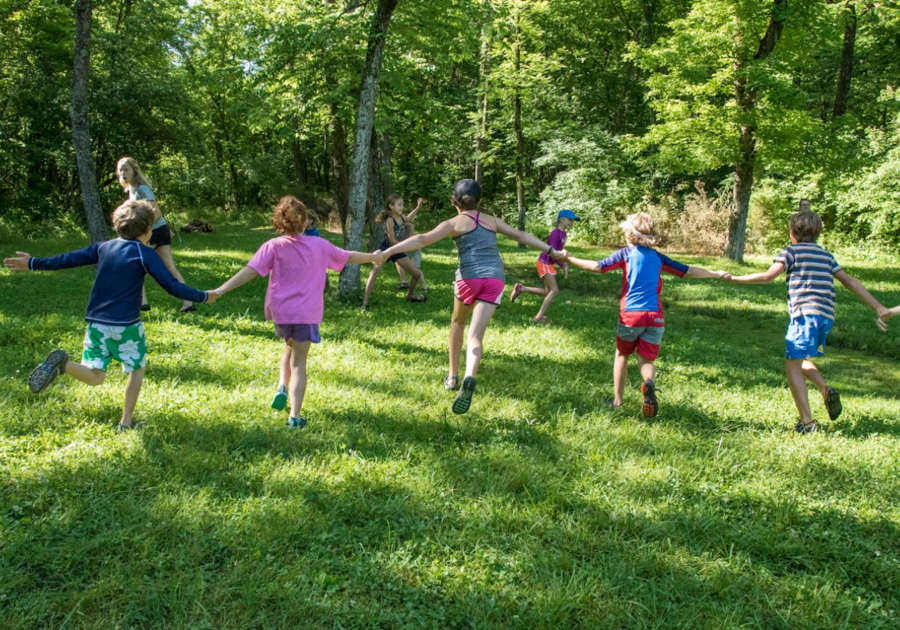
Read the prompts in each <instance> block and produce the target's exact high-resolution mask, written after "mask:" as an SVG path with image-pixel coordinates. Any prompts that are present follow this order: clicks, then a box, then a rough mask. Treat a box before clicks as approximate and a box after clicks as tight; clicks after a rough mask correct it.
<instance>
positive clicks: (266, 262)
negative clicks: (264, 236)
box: [247, 241, 275, 278]
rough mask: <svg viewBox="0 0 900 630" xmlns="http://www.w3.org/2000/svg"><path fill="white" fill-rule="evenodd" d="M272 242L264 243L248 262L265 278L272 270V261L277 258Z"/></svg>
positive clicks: (248, 264)
mask: <svg viewBox="0 0 900 630" xmlns="http://www.w3.org/2000/svg"><path fill="white" fill-rule="evenodd" d="M271 243H272V242H271V241H269V242H267V243H263V244H262V246H261V247H260V248H259V249H258V250H256V253H255V254H253V258H251V259H250V262H248V263H247V266H248V267H250V268H251V269H252V270H253V271H255V272H256V273H258V274H259V275H261V276H262V277H263V278H265V277H266V276H267V275H269V272H270V271H272V262H273V260H274V258H275V252H274V251H273V250H274V248H273V247H272V244H271Z"/></svg>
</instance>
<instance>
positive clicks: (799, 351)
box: [731, 202, 891, 433]
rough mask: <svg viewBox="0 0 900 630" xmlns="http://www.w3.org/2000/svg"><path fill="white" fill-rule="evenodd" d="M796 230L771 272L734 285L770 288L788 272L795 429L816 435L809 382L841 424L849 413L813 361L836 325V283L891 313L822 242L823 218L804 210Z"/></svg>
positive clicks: (881, 312) (795, 219)
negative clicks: (817, 240)
mask: <svg viewBox="0 0 900 630" xmlns="http://www.w3.org/2000/svg"><path fill="white" fill-rule="evenodd" d="M802 207H803V205H802V202H801V208H802ZM790 231H791V244H790V245H788V246H787V247H786V248H785V249H784V251H783V252H781V253H780V254H778V256H776V257H775V262H774V263H772V266H771V267H769V270H768V271H764V272H762V273H752V274H749V275H746V276H736V277H733V278H731V281H732V282H741V283H748V284H766V283H769V282H772V281H773V280H774V279H775V278H777V277H778V276H780V275H781V274H782V272H787V290H788V310H789V312H790V315H791V323H790V325H789V326H788V330H787V336H786V338H785V341H786V345H787V351H786V353H785V362H784V371H785V374H786V375H787V380H788V385H789V386H790V388H791V395H792V396H793V398H794V405H795V406H796V407H797V412H798V413H799V414H800V419H799V420H798V422H797V424H796V426H794V430H795V431H797V432H798V433H814V432H815V431H816V429H817V427H816V423H815V421H814V420H813V417H812V411H811V410H810V407H809V392H808V391H807V390H806V382H805V381H809V382H811V383H812V384H813V385H815V386H816V388H818V390H819V393H820V394H822V399H823V400H824V401H825V409H826V410H827V411H828V417H829V418H830V419H832V420H835V419H837V417H838V416H840V415H841V411H843V406H842V404H841V396H840V394H839V393H838V392H837V390H835V389H834V388H832V387H828V384H827V383H826V382H825V379H824V378H823V377H822V374H821V372H819V370H818V368H817V367H816V366H815V364H813V362H812V361H811V359H812V358H813V357H822V356H825V341H826V339H827V338H828V333H829V332H831V327H832V326H833V325H834V299H835V292H834V278H837V279H838V280H840V281H841V284H843V285H844V286H845V287H847V288H848V289H850V291H851V292H852V293H853V294H854V295H856V297H858V298H859V299H860V300H862V301H863V302H865V303H866V304H867V305H868V306H869V307H870V308H871V309H872V310H874V311H875V312H877V313H878V317H879V319H880V320H881V321H884V320H886V319H890V317H891V311H889V310H888V309H886V308H885V307H884V306H882V305H881V303H880V302H879V301H878V300H876V299H875V298H874V297H872V294H871V293H869V292H868V291H867V290H866V288H865V287H864V286H863V285H862V283H861V282H860V281H859V280H857V279H856V278H854V277H853V276H851V275H850V274H848V273H847V272H846V271H844V270H843V269H841V266H840V265H839V264H838V262H837V261H836V260H835V259H834V256H832V255H831V253H830V252H828V251H827V250H826V249H824V248H823V247H821V246H820V245H818V244H817V243H816V239H818V238H819V234H821V233H822V219H821V218H820V217H819V215H818V214H816V213H815V212H810V211H808V210H805V211H804V210H801V211H800V212H798V213H797V214H795V215H793V216H792V217H791V220H790ZM804 379H805V380H804Z"/></svg>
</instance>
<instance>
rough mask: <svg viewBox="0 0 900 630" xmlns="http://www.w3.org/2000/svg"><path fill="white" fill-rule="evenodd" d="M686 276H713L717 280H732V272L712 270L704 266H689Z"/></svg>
mask: <svg viewBox="0 0 900 630" xmlns="http://www.w3.org/2000/svg"><path fill="white" fill-rule="evenodd" d="M684 277H685V278H713V279H716V280H731V274H730V273H728V272H727V271H710V270H709V269H704V268H703V267H688V270H687V273H686V274H684Z"/></svg>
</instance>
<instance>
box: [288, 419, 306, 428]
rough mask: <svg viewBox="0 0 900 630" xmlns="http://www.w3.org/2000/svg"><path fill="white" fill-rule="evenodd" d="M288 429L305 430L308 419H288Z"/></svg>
mask: <svg viewBox="0 0 900 630" xmlns="http://www.w3.org/2000/svg"><path fill="white" fill-rule="evenodd" d="M287 425H288V429H303V428H305V427H306V418H295V417H294V416H291V417H290V418H288V423H287Z"/></svg>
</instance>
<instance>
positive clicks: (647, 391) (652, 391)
mask: <svg viewBox="0 0 900 630" xmlns="http://www.w3.org/2000/svg"><path fill="white" fill-rule="evenodd" d="M641 392H643V394H644V417H645V418H655V417H656V414H657V413H658V412H659V402H658V401H657V400H656V385H655V384H654V383H653V381H651V380H649V379H648V380H646V381H644V382H643V383H641Z"/></svg>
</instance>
